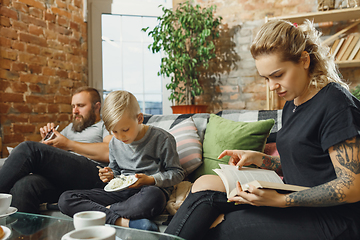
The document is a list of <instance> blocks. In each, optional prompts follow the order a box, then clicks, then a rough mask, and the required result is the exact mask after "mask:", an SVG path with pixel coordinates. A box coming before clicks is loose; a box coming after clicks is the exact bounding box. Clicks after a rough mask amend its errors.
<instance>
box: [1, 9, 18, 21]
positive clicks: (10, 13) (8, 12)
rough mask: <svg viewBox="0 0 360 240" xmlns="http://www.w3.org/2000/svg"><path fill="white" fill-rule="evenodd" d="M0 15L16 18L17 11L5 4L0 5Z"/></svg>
mask: <svg viewBox="0 0 360 240" xmlns="http://www.w3.org/2000/svg"><path fill="white" fill-rule="evenodd" d="M0 15H1V16H5V17H8V18H12V19H18V15H17V12H16V11H14V10H12V9H10V8H7V7H5V6H1V7H0Z"/></svg>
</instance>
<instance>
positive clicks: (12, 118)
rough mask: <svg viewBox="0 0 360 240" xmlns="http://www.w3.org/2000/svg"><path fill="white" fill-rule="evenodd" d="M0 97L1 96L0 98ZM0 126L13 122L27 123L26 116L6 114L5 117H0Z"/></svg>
mask: <svg viewBox="0 0 360 240" xmlns="http://www.w3.org/2000/svg"><path fill="white" fill-rule="evenodd" d="M0 97H1V96H0ZM0 118H1V122H0V123H1V125H6V124H11V123H14V122H28V120H29V115H28V114H7V115H6V116H0Z"/></svg>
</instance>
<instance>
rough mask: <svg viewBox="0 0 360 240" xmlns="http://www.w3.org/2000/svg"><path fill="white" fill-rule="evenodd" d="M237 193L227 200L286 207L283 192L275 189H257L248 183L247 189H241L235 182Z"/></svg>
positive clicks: (238, 202)
mask: <svg viewBox="0 0 360 240" xmlns="http://www.w3.org/2000/svg"><path fill="white" fill-rule="evenodd" d="M236 190H237V195H236V196H234V197H230V198H229V199H228V200H229V201H230V202H234V203H235V204H250V205H254V206H268V207H286V201H285V196H286V195H285V194H280V193H278V192H277V191H275V190H269V189H259V188H255V187H254V186H252V185H249V189H248V190H246V191H243V190H242V188H241V185H240V183H239V182H236Z"/></svg>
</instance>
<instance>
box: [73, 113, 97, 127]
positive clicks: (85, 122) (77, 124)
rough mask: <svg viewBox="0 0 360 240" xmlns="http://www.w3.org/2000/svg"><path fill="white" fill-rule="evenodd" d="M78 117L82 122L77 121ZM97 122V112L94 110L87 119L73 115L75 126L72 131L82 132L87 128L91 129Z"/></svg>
mask: <svg viewBox="0 0 360 240" xmlns="http://www.w3.org/2000/svg"><path fill="white" fill-rule="evenodd" d="M76 117H80V120H76ZM95 122H96V115H95V111H94V110H93V109H92V110H91V111H90V114H89V116H88V117H87V118H84V116H82V115H78V114H76V115H73V125H72V130H73V131H74V132H82V131H83V130H84V129H85V128H87V127H90V126H91V125H93V124H94V123H95Z"/></svg>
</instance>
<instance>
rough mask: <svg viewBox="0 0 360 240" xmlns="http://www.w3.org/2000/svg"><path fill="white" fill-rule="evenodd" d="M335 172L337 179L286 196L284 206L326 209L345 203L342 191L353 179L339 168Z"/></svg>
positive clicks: (351, 183) (348, 186)
mask: <svg viewBox="0 0 360 240" xmlns="http://www.w3.org/2000/svg"><path fill="white" fill-rule="evenodd" d="M335 172H336V175H337V176H338V177H337V178H336V179H335V180H333V181H330V182H328V183H325V184H322V185H319V186H316V187H313V188H310V189H308V190H303V191H300V192H294V193H291V194H289V195H287V196H286V206H304V207H305V206H308V207H328V206H335V205H339V204H343V203H345V201H344V199H345V197H346V195H345V194H344V190H343V189H344V188H345V187H346V188H350V186H351V185H353V181H354V179H355V178H354V177H353V176H352V174H350V173H349V172H348V171H346V170H344V169H341V168H339V167H336V168H335Z"/></svg>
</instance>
